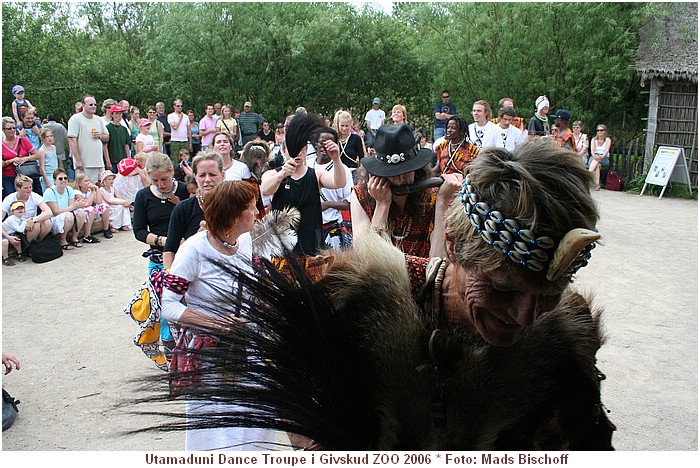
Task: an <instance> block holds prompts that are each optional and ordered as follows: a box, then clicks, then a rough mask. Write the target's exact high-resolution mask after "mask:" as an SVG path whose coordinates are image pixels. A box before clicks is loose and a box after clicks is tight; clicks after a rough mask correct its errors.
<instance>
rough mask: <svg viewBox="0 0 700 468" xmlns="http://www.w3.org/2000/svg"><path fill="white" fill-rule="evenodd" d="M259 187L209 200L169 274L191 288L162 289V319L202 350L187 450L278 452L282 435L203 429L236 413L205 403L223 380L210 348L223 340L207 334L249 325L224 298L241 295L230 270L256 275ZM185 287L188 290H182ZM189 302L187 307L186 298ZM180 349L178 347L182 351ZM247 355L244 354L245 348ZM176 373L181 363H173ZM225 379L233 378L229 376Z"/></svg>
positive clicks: (228, 187)
mask: <svg viewBox="0 0 700 468" xmlns="http://www.w3.org/2000/svg"><path fill="white" fill-rule="evenodd" d="M256 197H257V189H256V188H255V186H253V185H252V184H250V183H248V182H243V181H225V182H222V183H220V184H218V185H217V186H216V187H214V188H213V189H212V190H211V191H209V192H208V193H207V194H206V195H205V196H204V219H205V221H206V223H207V230H206V231H202V232H199V233H197V234H195V235H193V236H191V237H190V238H188V239H187V240H186V241H185V243H184V244H182V245H181V246H180V248H179V249H178V251H177V255H176V256H175V260H174V261H173V264H172V267H171V268H170V273H171V274H172V275H174V277H177V280H178V281H180V282H181V283H184V284H186V286H185V287H184V288H180V289H177V288H173V289H176V290H177V292H176V290H173V289H170V288H169V287H168V286H167V285H166V287H164V288H163V297H162V310H161V316H162V318H165V319H167V320H168V321H169V322H175V323H177V324H179V325H181V326H184V327H189V329H188V330H187V331H186V332H184V333H185V335H184V338H183V340H182V341H186V344H182V346H186V347H187V349H197V348H199V350H200V352H199V353H198V354H199V363H198V364H200V365H201V368H200V369H202V371H201V377H202V379H201V383H199V384H198V385H199V387H195V388H192V389H191V390H190V392H191V393H188V395H189V397H190V398H189V399H188V401H187V403H186V412H187V419H188V421H187V425H188V429H187V432H186V438H185V449H186V450H273V449H274V448H275V447H274V445H273V444H274V443H275V441H276V437H277V434H278V433H277V432H276V431H271V430H266V429H249V428H237V427H223V428H216V429H207V428H203V427H202V426H200V425H198V423H199V424H201V425H204V424H203V423H204V421H206V420H207V418H215V417H216V415H222V414H224V413H228V414H231V413H232V412H235V411H236V408H237V407H236V406H235V405H230V404H228V405H222V404H219V403H217V402H216V401H210V400H207V399H206V395H207V392H208V389H207V385H210V386H216V385H217V384H219V383H220V382H221V379H222V378H224V376H219V375H218V373H217V371H216V370H213V369H212V370H209V369H208V368H207V366H208V362H207V359H206V355H207V348H212V347H215V346H217V345H218V340H217V339H216V338H214V337H213V336H211V335H210V334H207V332H206V331H202V330H222V331H223V330H229V331H230V329H231V328H232V327H234V328H235V327H238V326H240V327H247V326H249V325H247V320H246V318H245V312H244V313H243V315H242V316H241V314H240V312H239V311H238V310H226V306H225V304H224V299H225V298H226V297H228V295H229V294H238V292H239V285H238V284H237V281H236V279H235V278H236V275H231V274H226V272H225V269H227V268H228V269H233V270H236V271H248V272H250V271H251V261H252V240H251V236H250V231H251V230H252V229H253V224H254V223H255V219H256V216H257V214H258V209H257V208H256ZM183 289H186V292H184V293H183V292H182V290H183ZM183 297H184V298H185V301H186V302H187V305H186V306H185V305H184V304H183V303H182V302H181V300H182V298H183ZM179 347H180V345H178V349H179ZM241 351H242V352H245V350H241ZM173 367H176V368H177V369H175V370H176V371H177V370H182V369H179V368H178V366H177V365H174V366H173ZM226 378H231V377H230V376H227V377H226Z"/></svg>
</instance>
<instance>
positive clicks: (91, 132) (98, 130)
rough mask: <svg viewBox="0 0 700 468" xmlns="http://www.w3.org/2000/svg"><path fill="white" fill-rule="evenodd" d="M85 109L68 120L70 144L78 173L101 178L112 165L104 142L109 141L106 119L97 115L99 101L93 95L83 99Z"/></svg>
mask: <svg viewBox="0 0 700 468" xmlns="http://www.w3.org/2000/svg"><path fill="white" fill-rule="evenodd" d="M82 104H83V111H82V112H80V113H78V114H75V115H74V116H73V117H71V118H70V120H68V146H69V147H70V150H71V154H72V156H73V165H74V167H75V171H76V174H79V173H80V172H85V173H86V174H87V175H88V176H89V177H90V180H99V179H100V174H101V173H102V171H104V170H105V168H106V167H111V163H110V161H109V156H108V155H107V153H105V152H104V151H103V148H102V144H103V143H107V142H108V141H109V133H108V132H107V126H106V125H105V121H104V120H103V119H101V118H100V117H98V116H96V115H95V113H96V111H97V101H96V100H95V98H94V97H93V96H85V97H84V98H83V99H82Z"/></svg>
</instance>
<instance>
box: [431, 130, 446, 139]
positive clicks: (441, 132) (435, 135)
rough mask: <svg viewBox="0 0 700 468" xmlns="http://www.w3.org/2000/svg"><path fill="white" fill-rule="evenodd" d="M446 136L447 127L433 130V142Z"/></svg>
mask: <svg viewBox="0 0 700 468" xmlns="http://www.w3.org/2000/svg"><path fill="white" fill-rule="evenodd" d="M444 136H445V127H442V128H439V127H435V130H433V141H437V139H438V138H440V137H444Z"/></svg>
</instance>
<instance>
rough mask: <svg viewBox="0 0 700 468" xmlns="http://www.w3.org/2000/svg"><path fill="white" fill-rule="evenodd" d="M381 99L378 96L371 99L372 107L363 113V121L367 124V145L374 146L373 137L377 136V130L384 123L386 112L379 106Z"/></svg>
mask: <svg viewBox="0 0 700 468" xmlns="http://www.w3.org/2000/svg"><path fill="white" fill-rule="evenodd" d="M380 102H381V101H380V100H379V98H378V97H376V98H374V99H373V100H372V108H371V109H370V110H368V111H367V113H366V114H365V123H366V124H367V133H366V134H365V136H366V137H367V146H368V147H369V148H374V138H375V137H376V136H377V130H378V129H379V127H381V126H382V125H383V124H384V119H386V114H384V111H383V110H381V109H380V108H379V103H380Z"/></svg>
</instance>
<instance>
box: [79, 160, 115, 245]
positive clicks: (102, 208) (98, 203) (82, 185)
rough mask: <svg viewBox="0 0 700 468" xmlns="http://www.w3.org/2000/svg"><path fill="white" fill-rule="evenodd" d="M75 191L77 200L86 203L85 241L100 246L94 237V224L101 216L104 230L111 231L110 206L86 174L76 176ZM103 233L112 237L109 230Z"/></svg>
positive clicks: (84, 209)
mask: <svg viewBox="0 0 700 468" xmlns="http://www.w3.org/2000/svg"><path fill="white" fill-rule="evenodd" d="M73 191H74V192H75V199H76V200H84V201H85V208H83V211H84V212H85V224H83V241H84V242H85V243H87V244H99V242H100V240H99V239H98V238H97V237H95V236H93V235H92V223H94V222H95V220H96V219H97V217H98V216H100V217H101V218H102V226H103V229H105V228H107V229H109V205H108V204H106V203H104V202H103V201H102V193H101V192H100V191H99V190H98V189H97V185H95V184H93V183H92V181H91V180H90V176H88V175H87V174H86V173H84V172H81V173H80V174H78V175H76V176H75V181H74V182H73ZM103 233H104V236H105V237H107V238H108V239H109V238H110V237H112V232H111V231H109V230H107V231H106V232H105V231H103Z"/></svg>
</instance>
